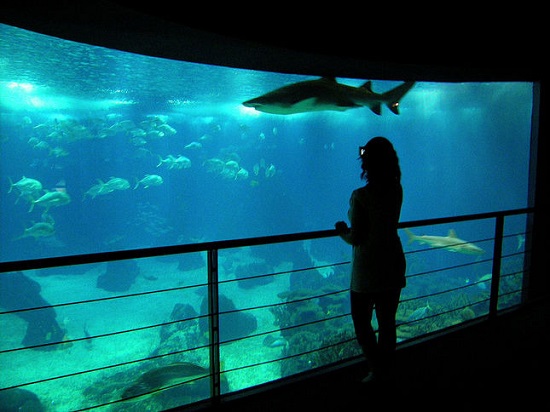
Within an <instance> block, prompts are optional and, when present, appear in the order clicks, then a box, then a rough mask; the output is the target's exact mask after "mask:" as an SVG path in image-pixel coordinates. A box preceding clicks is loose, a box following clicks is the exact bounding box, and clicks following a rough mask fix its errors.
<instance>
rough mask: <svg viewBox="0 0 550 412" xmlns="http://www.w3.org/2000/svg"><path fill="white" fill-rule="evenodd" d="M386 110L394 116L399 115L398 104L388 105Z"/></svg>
mask: <svg viewBox="0 0 550 412" xmlns="http://www.w3.org/2000/svg"><path fill="white" fill-rule="evenodd" d="M388 109H390V110H391V112H392V113H394V114H399V102H394V103H388Z"/></svg>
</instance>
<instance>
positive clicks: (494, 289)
mask: <svg viewBox="0 0 550 412" xmlns="http://www.w3.org/2000/svg"><path fill="white" fill-rule="evenodd" d="M503 235H504V216H503V215H498V216H497V217H496V223H495V244H494V248H493V270H492V275H491V298H490V301H489V318H490V319H492V318H494V317H496V315H497V311H498V292H499V287H500V266H501V265H500V264H501V258H502V239H503Z"/></svg>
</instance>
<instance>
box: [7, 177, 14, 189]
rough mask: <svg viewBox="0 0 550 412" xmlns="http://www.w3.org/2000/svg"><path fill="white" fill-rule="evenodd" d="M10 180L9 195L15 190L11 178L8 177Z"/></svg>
mask: <svg viewBox="0 0 550 412" xmlns="http://www.w3.org/2000/svg"><path fill="white" fill-rule="evenodd" d="M8 179H10V190H8V193H11V191H12V190H13V186H14V184H13V180H11V177H8Z"/></svg>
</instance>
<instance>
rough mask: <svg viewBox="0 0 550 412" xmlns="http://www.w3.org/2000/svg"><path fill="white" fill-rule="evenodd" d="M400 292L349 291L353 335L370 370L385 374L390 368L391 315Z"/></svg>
mask: <svg viewBox="0 0 550 412" xmlns="http://www.w3.org/2000/svg"><path fill="white" fill-rule="evenodd" d="M400 295H401V289H396V290H392V291H388V292H381V293H375V294H371V293H359V292H354V291H351V293H350V301H351V317H352V319H353V325H354V328H355V335H356V337H357V341H358V342H359V345H361V348H362V349H363V353H364V354H365V357H366V358H367V362H368V363H369V367H370V368H371V371H373V372H374V373H375V374H377V375H389V374H391V372H392V370H393V363H394V355H395V347H396V341H397V335H396V324H395V317H396V314H397V307H398V306H399V297H400ZM373 309H375V310H376V318H377V320H378V340H377V339H376V334H375V332H374V329H373V328H372V313H373ZM384 377H385V376H384Z"/></svg>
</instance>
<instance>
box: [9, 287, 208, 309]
mask: <svg viewBox="0 0 550 412" xmlns="http://www.w3.org/2000/svg"><path fill="white" fill-rule="evenodd" d="M204 286H208V283H201V284H197V285H188V286H179V287H175V288H168V289H157V290H149V291H145V292H137V293H130V294H127V295H118V296H106V297H103V298H96V299H87V300H80V301H74V302H64V303H56V304H54V305H48V306H36V307H32V308H25V309H15V310H10V311H5V312H0V315H8V314H13V313H20V312H27V311H33V310H41V309H50V308H53V309H55V308H61V307H65V306H73V305H82V304H88V303H97V302H104V301H108V300H117V299H126V298H134V297H137V296H145V295H154V294H157V293H166V292H175V291H178V290H184V289H191V288H197V287H204Z"/></svg>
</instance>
